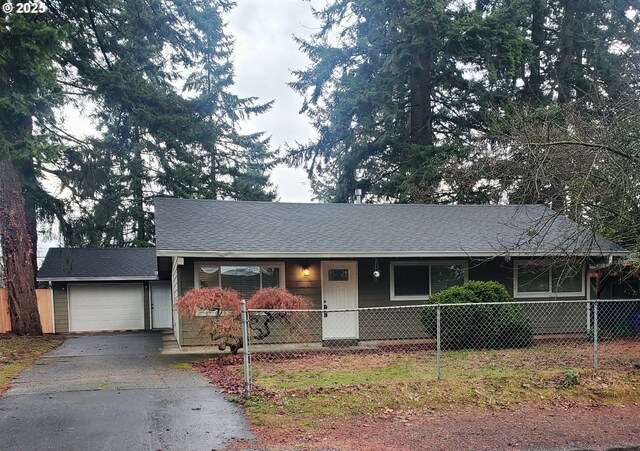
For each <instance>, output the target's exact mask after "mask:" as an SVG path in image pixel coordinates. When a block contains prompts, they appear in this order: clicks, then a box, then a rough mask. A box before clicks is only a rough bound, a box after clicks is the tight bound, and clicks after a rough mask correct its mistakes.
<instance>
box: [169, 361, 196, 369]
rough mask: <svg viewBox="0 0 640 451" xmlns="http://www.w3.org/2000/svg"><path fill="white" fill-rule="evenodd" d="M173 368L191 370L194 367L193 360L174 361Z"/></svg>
mask: <svg viewBox="0 0 640 451" xmlns="http://www.w3.org/2000/svg"><path fill="white" fill-rule="evenodd" d="M171 368H175V369H177V370H190V369H192V368H193V363H192V362H180V363H172V364H171Z"/></svg>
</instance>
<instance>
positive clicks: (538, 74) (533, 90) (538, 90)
mask: <svg viewBox="0 0 640 451" xmlns="http://www.w3.org/2000/svg"><path fill="white" fill-rule="evenodd" d="M545 9H546V0H533V2H532V3H531V16H532V19H531V43H532V44H533V55H532V58H531V62H530V63H529V72H530V74H529V80H528V83H527V85H528V88H529V89H528V92H527V95H528V96H529V97H531V98H532V100H533V101H538V102H540V101H542V98H543V93H542V81H543V80H542V64H541V58H542V54H543V47H544V43H545V30H544V22H545V19H546V17H545Z"/></svg>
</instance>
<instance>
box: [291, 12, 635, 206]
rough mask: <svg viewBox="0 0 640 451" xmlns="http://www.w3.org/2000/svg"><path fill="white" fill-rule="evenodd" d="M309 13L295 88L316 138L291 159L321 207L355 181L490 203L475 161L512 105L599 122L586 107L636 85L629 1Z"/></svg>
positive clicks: (490, 184) (555, 195) (390, 195)
mask: <svg viewBox="0 0 640 451" xmlns="http://www.w3.org/2000/svg"><path fill="white" fill-rule="evenodd" d="M316 15H317V17H318V18H319V19H320V20H321V21H322V23H323V26H322V28H321V30H320V31H319V32H318V33H316V34H315V35H314V36H313V37H312V38H311V39H310V40H308V41H299V42H300V46H301V49H302V51H303V52H304V53H306V54H307V55H308V56H309V58H310V59H311V64H310V66H309V67H308V68H307V69H305V70H302V71H298V72H295V75H296V78H297V79H296V81H295V82H294V83H293V84H292V87H293V88H294V89H295V90H297V91H298V92H300V93H301V94H303V96H304V99H305V101H304V104H303V111H305V112H307V114H308V115H309V117H310V118H311V121H312V123H313V125H314V127H315V128H316V130H317V132H318V138H317V139H314V140H312V141H311V142H309V143H306V144H303V145H298V146H296V147H293V148H291V149H289V154H288V157H289V161H290V162H291V163H292V164H296V165H304V166H305V167H306V168H307V169H308V171H309V174H310V176H311V177H312V179H314V180H315V181H316V182H315V185H314V189H315V192H316V195H318V196H319V197H321V198H324V199H327V200H334V201H341V202H342V201H346V200H347V199H349V197H350V196H351V193H352V191H353V188H355V187H360V188H364V189H365V191H366V192H367V193H368V194H369V197H370V199H372V200H375V199H390V200H393V201H399V202H434V201H436V202H437V201H444V202H493V201H497V200H500V199H502V197H501V196H502V195H504V194H505V193H504V192H503V193H502V195H501V194H498V193H499V192H500V190H499V189H496V184H500V183H501V182H499V181H496V180H487V179H486V177H485V176H486V174H483V173H481V172H477V171H475V169H476V164H475V161H476V159H477V157H478V155H479V154H480V155H483V156H488V157H491V153H492V149H494V148H493V147H485V144H486V143H487V142H488V143H489V144H492V145H495V144H496V142H495V141H493V142H492V141H491V135H492V130H494V129H495V127H496V124H499V123H500V122H501V121H502V120H503V119H505V118H507V117H508V116H509V115H510V112H511V111H522V108H534V109H535V108H547V107H549V106H552V105H554V104H566V103H569V102H578V103H579V105H581V108H582V111H583V112H584V113H585V114H590V113H593V114H597V113H598V112H597V111H596V108H595V107H594V105H595V104H594V103H593V100H594V99H598V98H600V99H602V98H608V99H616V98H622V97H624V93H625V92H627V91H628V88H629V87H630V86H633V85H634V84H635V85H636V86H637V80H636V77H635V75H634V74H637V67H638V63H639V61H640V60H639V58H638V52H639V51H640V46H639V45H638V21H639V20H640V14H638V5H637V2H636V1H635V0H622V1H619V2H610V1H608V0H577V1H573V0H516V1H512V0H508V1H507V0H477V1H476V2H474V3H471V2H456V1H447V0H385V1H376V2H374V1H367V0H335V1H332V2H331V3H330V4H329V5H328V6H327V7H326V8H324V9H322V10H320V11H317V12H316ZM634 68H635V69H634ZM621 96H622V97H621ZM596 103H597V102H596ZM483 137H488V138H489V139H488V141H487V140H483V139H481V138H483ZM514 163H516V164H517V163H518V162H514ZM562 190H563V189H562V186H556V187H552V189H550V190H549V196H550V198H551V199H554V200H556V201H560V200H561V199H562V195H561V192H562Z"/></svg>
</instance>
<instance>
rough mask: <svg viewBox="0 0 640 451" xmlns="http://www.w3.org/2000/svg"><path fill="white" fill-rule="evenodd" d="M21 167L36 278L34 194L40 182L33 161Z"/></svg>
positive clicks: (36, 220) (36, 236)
mask: <svg viewBox="0 0 640 451" xmlns="http://www.w3.org/2000/svg"><path fill="white" fill-rule="evenodd" d="M14 164H15V162H14ZM19 167H20V174H22V186H23V190H22V192H23V193H24V215H25V220H26V225H27V232H28V233H29V239H30V240H31V250H32V252H31V264H32V265H33V269H34V271H33V275H34V277H35V274H36V270H37V268H38V216H37V214H36V199H35V196H34V195H33V193H34V192H35V189H36V188H37V186H38V180H37V178H36V172H35V170H34V167H33V163H32V161H31V159H28V160H26V161H24V162H21V164H20V166H19ZM24 188H26V189H24ZM34 282H35V279H34Z"/></svg>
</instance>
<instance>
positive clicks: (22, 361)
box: [0, 334, 64, 396]
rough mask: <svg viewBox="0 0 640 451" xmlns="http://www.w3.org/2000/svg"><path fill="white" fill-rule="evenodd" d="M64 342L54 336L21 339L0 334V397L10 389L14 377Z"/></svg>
mask: <svg viewBox="0 0 640 451" xmlns="http://www.w3.org/2000/svg"><path fill="white" fill-rule="evenodd" d="M63 341H64V339H63V338H61V337H57V336H52V335H47V336H44V337H19V336H17V335H11V334H0V396H1V395H2V394H3V393H4V392H5V391H6V390H7V388H9V384H10V383H11V380H12V379H13V378H14V377H16V376H17V375H18V374H20V373H21V372H22V371H24V370H25V369H26V368H27V367H28V366H29V365H31V364H32V363H33V362H35V360H36V359H37V358H38V357H40V356H41V355H42V354H44V353H45V352H48V351H51V350H52V349H54V348H56V347H57V346H58V345H60V343H62V342H63Z"/></svg>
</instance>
